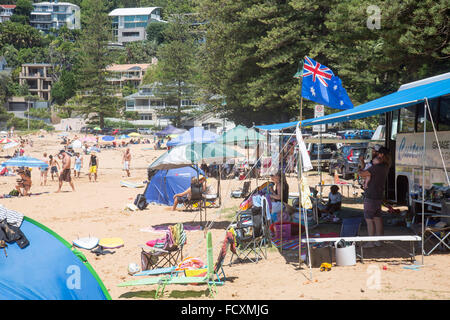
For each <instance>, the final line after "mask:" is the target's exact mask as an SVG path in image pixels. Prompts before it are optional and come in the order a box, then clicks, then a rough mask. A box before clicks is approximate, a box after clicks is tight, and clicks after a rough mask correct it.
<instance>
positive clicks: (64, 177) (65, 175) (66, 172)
mask: <svg viewBox="0 0 450 320" xmlns="http://www.w3.org/2000/svg"><path fill="white" fill-rule="evenodd" d="M59 154H60V155H61V156H62V170H61V174H60V176H59V187H58V191H56V193H58V192H60V191H61V187H62V184H63V181H66V182H68V183H69V184H70V186H71V187H72V191H75V187H74V185H73V182H72V178H71V177H70V173H71V172H70V162H71V159H70V156H69V155H68V154H67V152H66V151H65V150H61V151H60V152H59Z"/></svg>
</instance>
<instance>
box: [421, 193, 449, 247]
mask: <svg viewBox="0 0 450 320" xmlns="http://www.w3.org/2000/svg"><path fill="white" fill-rule="evenodd" d="M441 204H442V209H441V211H440V213H438V214H437V215H435V216H436V217H438V218H440V219H439V220H440V222H438V224H436V225H434V226H430V227H426V229H425V235H426V236H427V238H426V239H425V241H424V243H428V242H430V241H432V240H437V243H436V244H435V246H434V247H433V248H432V249H430V250H429V251H428V252H426V251H425V249H424V254H425V255H427V256H428V255H430V254H431V253H432V252H433V251H434V250H436V249H437V248H440V250H444V249H445V248H447V249H449V250H450V246H449V244H450V203H449V202H447V201H445V200H442V201H441ZM428 220H429V219H427V225H428ZM440 224H441V225H442V226H440Z"/></svg>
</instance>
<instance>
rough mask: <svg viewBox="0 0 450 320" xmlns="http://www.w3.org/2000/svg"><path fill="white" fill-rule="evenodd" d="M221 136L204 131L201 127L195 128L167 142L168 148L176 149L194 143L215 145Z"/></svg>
mask: <svg viewBox="0 0 450 320" xmlns="http://www.w3.org/2000/svg"><path fill="white" fill-rule="evenodd" d="M218 137H219V136H218V135H217V134H215V133H213V132H211V131H208V130H204V129H203V128H201V127H194V128H192V129H190V130H189V131H188V132H185V133H183V134H182V135H179V136H178V137H176V138H175V139H172V140H170V141H168V142H167V144H166V145H167V146H168V147H174V146H179V145H184V144H192V143H213V142H215V141H216V140H217V138H218Z"/></svg>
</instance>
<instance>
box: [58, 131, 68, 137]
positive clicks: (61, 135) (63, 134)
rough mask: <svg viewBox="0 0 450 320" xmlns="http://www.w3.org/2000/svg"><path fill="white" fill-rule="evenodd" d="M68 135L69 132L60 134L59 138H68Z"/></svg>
mask: <svg viewBox="0 0 450 320" xmlns="http://www.w3.org/2000/svg"><path fill="white" fill-rule="evenodd" d="M68 135H69V134H68V133H67V132H63V133H60V134H58V136H60V137H67V136H68Z"/></svg>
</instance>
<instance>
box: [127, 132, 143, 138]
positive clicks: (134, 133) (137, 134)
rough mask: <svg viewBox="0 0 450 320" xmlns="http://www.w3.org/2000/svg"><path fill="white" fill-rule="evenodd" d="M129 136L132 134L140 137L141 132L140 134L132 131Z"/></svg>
mask: <svg viewBox="0 0 450 320" xmlns="http://www.w3.org/2000/svg"><path fill="white" fill-rule="evenodd" d="M129 136H130V137H140V136H141V134H140V133H137V132H132V133H130V134H129Z"/></svg>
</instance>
